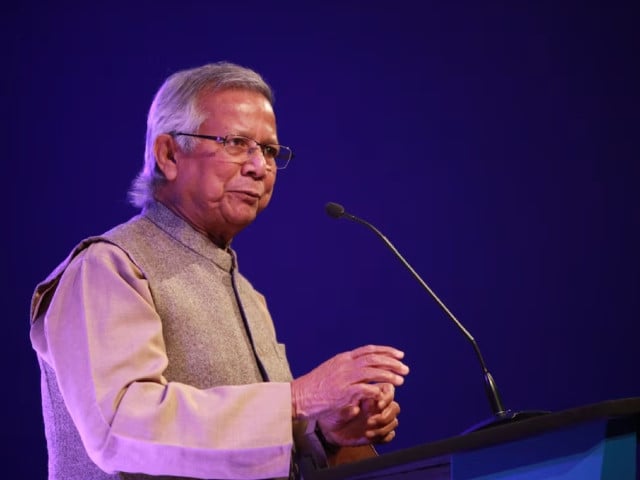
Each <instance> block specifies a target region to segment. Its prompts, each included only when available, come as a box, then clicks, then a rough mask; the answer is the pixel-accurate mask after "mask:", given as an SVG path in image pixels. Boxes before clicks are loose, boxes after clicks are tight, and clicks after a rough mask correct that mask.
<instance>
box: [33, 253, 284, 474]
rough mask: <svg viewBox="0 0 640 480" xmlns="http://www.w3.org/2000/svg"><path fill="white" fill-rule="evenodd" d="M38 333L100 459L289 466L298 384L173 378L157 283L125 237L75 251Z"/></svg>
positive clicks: (141, 469)
mask: <svg viewBox="0 0 640 480" xmlns="http://www.w3.org/2000/svg"><path fill="white" fill-rule="evenodd" d="M31 335H32V343H33V345H34V346H35V348H36V350H37V351H38V354H39V355H40V356H41V358H42V360H43V361H45V362H47V363H48V364H49V365H50V366H51V367H52V368H53V369H54V370H55V372H56V375H57V379H58V384H59V388H60V390H61V392H62V396H63V398H64V401H65V405H66V407H67V409H68V411H69V413H70V415H71V417H72V419H73V421H74V423H75V425H76V428H77V429H78V431H79V433H80V436H81V438H82V442H83V444H84V446H85V449H86V450H87V453H88V454H89V456H90V458H91V459H92V460H93V461H94V462H95V463H96V464H97V465H98V466H99V467H100V468H101V469H103V470H105V471H107V472H115V471H121V472H136V473H146V474H150V475H172V476H182V477H193V478H220V479H227V478H235V479H250V478H275V477H286V476H287V475H288V473H289V468H290V462H291V451H292V446H293V439H292V424H291V391H290V385H289V384H288V383H284V382H266V383H256V384H250V385H239V386H217V387H212V388H209V389H197V388H194V387H192V386H189V385H186V384H181V383H177V382H168V381H167V379H166V378H164V376H163V372H164V371H165V369H166V366H167V364H168V359H167V355H166V350H165V346H164V340H163V335H162V321H161V319H160V318H159V316H158V314H157V313H156V311H155V309H154V304H153V299H152V295H151V292H150V289H149V285H148V283H147V281H146V279H145V278H144V277H143V275H142V273H141V271H140V270H139V269H138V268H137V267H136V266H135V265H134V264H133V263H132V262H131V261H130V259H129V258H128V256H127V255H126V254H125V253H124V252H123V251H122V250H121V249H119V248H118V247H116V246H114V245H111V244H108V243H103V242H100V243H95V244H92V245H91V246H89V247H88V248H87V249H85V250H83V251H82V252H81V253H80V254H79V255H78V256H77V257H76V258H74V260H73V261H72V262H71V264H70V265H69V267H68V268H67V269H66V271H65V273H64V274H63V275H62V277H61V278H60V282H59V285H58V286H57V289H56V293H55V295H54V296H53V298H52V300H51V303H50V305H49V307H48V310H47V312H46V315H45V316H44V321H38V322H36V323H35V324H34V325H33V327H32V332H31Z"/></svg>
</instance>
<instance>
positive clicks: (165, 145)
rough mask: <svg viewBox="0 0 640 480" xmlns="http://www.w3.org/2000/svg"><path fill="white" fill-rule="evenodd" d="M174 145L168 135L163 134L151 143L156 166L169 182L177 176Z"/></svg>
mask: <svg viewBox="0 0 640 480" xmlns="http://www.w3.org/2000/svg"><path fill="white" fill-rule="evenodd" d="M175 153H176V143H175V141H174V140H173V137H172V136H171V135H169V134H168V133H163V134H162V135H158V136H157V137H156V140H155V142H153V154H154V156H155V157H156V164H157V165H158V168H159V169H160V171H161V172H162V173H163V174H164V177H165V178H166V179H167V180H169V181H171V180H174V179H175V178H176V176H177V174H178V165H177V164H176V159H175Z"/></svg>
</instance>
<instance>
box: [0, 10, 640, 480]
mask: <svg viewBox="0 0 640 480" xmlns="http://www.w3.org/2000/svg"><path fill="white" fill-rule="evenodd" d="M633 3H634V2H627V3H621V2H615V1H614V2H475V1H468V2H430V1H427V2H414V1H405V0H398V1H393V2H392V1H386V2H385V1H380V2H369V1H347V2H342V1H329V2H327V1H323V2H279V1H273V2H207V1H184V2H162V1H136V2H121V3H119V2H108V4H107V3H104V4H103V5H102V6H100V5H98V4H97V3H95V2H42V3H41V4H37V3H34V2H28V1H27V2H14V3H9V4H5V6H3V7H1V8H2V15H1V17H2V18H1V19H0V22H1V26H2V28H1V29H0V35H1V40H2V45H3V46H4V51H5V61H7V60H8V65H6V64H5V68H4V71H3V75H2V85H3V89H2V91H3V101H2V108H3V115H2V121H3V128H2V134H3V135H2V136H3V142H2V145H3V147H4V148H5V155H4V158H5V166H7V167H8V168H7V169H6V170H5V173H6V175H5V176H4V183H5V187H4V188H5V192H6V193H5V199H6V200H7V205H6V206H7V209H6V210H5V212H6V213H7V214H8V217H9V218H8V225H7V224H5V229H4V234H3V237H4V240H5V241H4V252H5V262H4V264H5V266H4V267H3V292H4V304H5V305H7V306H8V307H7V308H6V309H5V333H8V339H7V341H6V342H5V345H4V348H3V349H2V355H3V363H2V364H3V366H4V372H5V373H4V380H5V381H4V390H3V395H2V401H3V405H4V406H3V409H2V412H3V417H4V419H3V429H4V437H5V440H6V442H5V444H6V446H5V447H4V449H5V453H6V454H8V455H6V458H8V459H9V462H10V463H12V462H15V467H16V468H17V469H19V471H21V472H22V475H21V478H34V479H35V478H45V476H46V473H45V472H46V449H45V442H44V433H43V427H42V417H41V413H40V392H39V373H38V368H37V364H36V359H35V355H34V354H33V351H32V350H31V346H30V343H29V339H28V323H29V322H28V310H29V299H30V296H31V293H32V290H33V287H34V286H35V284H36V283H37V282H38V281H39V280H41V279H43V278H44V277H45V276H46V275H47V274H48V273H49V271H50V270H51V269H53V268H54V267H55V266H56V265H57V264H58V263H59V262H60V261H61V260H62V259H63V258H64V257H65V256H66V255H67V253H68V252H69V250H70V249H71V248H72V247H73V246H74V245H75V243H76V242H77V241H79V240H80V239H82V238H84V237H85V236H88V235H92V234H97V233H101V232H103V231H104V230H106V229H108V228H110V227H111V226H113V225H115V224H116V223H120V222H122V221H124V220H126V219H128V218H129V217H130V216H132V215H134V214H135V213H136V211H135V210H134V209H133V208H132V207H131V206H129V205H128V203H127V199H126V193H127V190H128V187H129V184H130V181H131V180H132V178H133V177H134V176H135V174H136V173H137V172H138V170H139V168H140V166H141V164H142V153H143V142H144V136H145V121H146V112H147V108H148V106H149V104H150V102H151V99H152V96H153V94H154V92H155V91H156V89H157V88H158V87H159V86H160V84H161V82H162V81H163V80H164V78H165V77H166V76H167V75H168V74H170V73H172V72H173V71H175V70H177V69H182V68H186V67H193V66H196V65H199V64H202V63H206V62H212V61H218V60H228V61H232V62H236V63H239V64H242V65H245V66H249V67H252V68H254V69H256V70H258V71H259V72H261V73H262V74H263V75H264V76H265V78H266V79H267V81H269V82H270V83H271V84H272V86H273V88H274V90H275V95H276V113H277V116H278V125H279V136H280V139H281V142H282V143H284V144H286V145H290V146H292V147H293V148H294V151H295V152H296V158H295V159H294V161H293V162H292V163H291V165H290V167H288V168H287V169H286V170H285V171H282V172H280V173H279V175H278V181H277V185H276V193H275V196H274V198H273V201H272V203H271V205H270V207H269V208H268V209H267V210H266V211H265V212H264V213H263V214H262V216H261V217H259V219H258V220H257V221H256V223H254V224H253V225H252V226H250V227H249V228H248V229H247V230H246V231H244V232H243V233H241V234H240V235H239V236H238V237H237V239H236V240H235V241H234V246H235V248H236V249H237V251H238V253H239V260H240V268H241V270H242V271H243V272H244V273H245V274H246V275H247V276H248V277H249V278H250V279H251V281H252V282H253V284H254V285H255V287H256V288H257V289H259V290H261V291H262V292H263V293H265V295H266V296H267V299H268V303H269V306H270V308H271V310H272V314H273V317H274V320H275V323H276V326H277V329H278V334H279V338H280V340H281V341H282V342H284V343H286V345H287V351H288V355H289V358H290V362H291V365H292V369H293V372H294V375H300V374H303V373H305V372H307V371H308V370H310V369H311V368H312V367H314V366H315V365H317V364H318V363H319V362H321V361H323V360H325V359H327V358H329V357H330V356H332V355H334V354H335V353H338V352H340V351H343V350H346V349H351V348H354V347H357V346H360V345H362V344H366V343H376V344H390V345H394V346H396V347H398V348H400V349H402V350H404V351H405V352H406V362H407V363H408V364H409V365H410V367H411V369H412V372H411V374H410V376H409V377H408V378H407V381H406V383H405V385H404V386H402V387H401V388H399V389H398V390H397V399H398V400H399V402H400V404H401V407H402V413H401V416H400V426H399V429H398V432H397V433H398V435H397V438H396V439H395V440H394V441H393V442H392V443H391V444H389V445H386V446H383V447H381V448H380V449H379V450H380V451H381V453H385V452H389V451H395V450H398V449H403V448H407V447H410V446H413V445H418V444H422V443H428V442H431V441H435V440H438V439H442V438H445V437H448V436H453V435H456V434H458V433H459V432H461V431H463V430H465V429H467V428H468V427H470V426H472V425H473V424H475V423H477V422H479V421H482V420H484V419H486V418H487V417H488V416H489V415H490V413H491V412H490V409H489V404H488V402H487V399H486V398H485V394H484V390H483V384H482V376H481V371H480V368H479V365H478V362H477V360H476V358H475V357H474V353H473V350H472V348H471V345H470V344H469V342H468V341H467V340H466V339H465V338H464V337H463V336H462V335H461V333H460V332H459V331H458V330H457V328H456V327H455V325H454V324H453V323H452V322H451V321H450V320H449V319H447V317H446V316H445V315H444V313H443V312H442V311H441V310H440V309H439V308H438V306H437V305H436V304H435V303H434V301H433V300H432V299H431V298H430V297H429V296H428V295H427V293H426V292H425V291H424V290H423V289H422V287H421V286H420V285H419V284H418V283H417V282H416V281H415V280H414V279H413V278H412V277H411V275H410V273H409V272H408V271H407V270H406V269H405V268H404V267H403V266H402V265H401V264H400V263H399V262H398V261H397V259H396V258H395V257H394V256H393V254H392V253H391V252H390V251H389V250H388V249H387V248H386V247H385V246H384V245H383V243H382V242H381V241H380V240H379V239H378V238H376V237H375V236H374V235H373V233H372V232H370V231H368V230H367V229H366V228H364V227H363V226H361V225H358V224H355V223H351V222H349V221H348V220H333V219H331V218H329V217H328V216H327V215H326V214H325V212H324V205H325V203H326V202H329V201H334V202H338V203H341V204H343V205H344V206H345V207H346V208H347V209H348V210H349V211H350V212H352V213H353V214H355V215H358V216H361V217H363V218H365V219H367V220H369V221H371V222H373V223H374V224H375V225H376V226H377V227H378V228H380V229H381V230H382V231H383V232H384V233H385V234H386V235H387V237H388V238H389V239H390V240H391V241H392V242H393V243H394V244H395V245H396V247H397V248H398V249H399V250H400V252H401V253H402V254H403V255H404V256H405V257H406V259H407V260H408V261H409V262H410V263H411V264H412V265H413V267H414V268H415V269H416V270H417V271H418V272H419V273H420V274H421V275H422V276H423V278H424V279H425V281H426V282H427V283H428V284H429V285H430V286H431V288H433V290H434V291H435V292H436V293H437V294H438V295H439V296H440V297H441V299H442V300H443V301H444V302H445V303H446V304H447V305H448V306H449V308H450V309H451V310H452V311H453V313H454V314H455V315H456V316H457V317H458V318H459V319H460V321H461V322H462V323H463V324H464V325H465V326H466V327H467V329H468V330H470V331H471V333H472V334H473V335H474V336H475V338H476V340H477V341H478V343H479V345H480V348H481V349H482V352H483V353H484V356H485V360H486V361H487V363H488V365H489V367H490V370H491V371H492V372H493V374H494V376H495V379H496V381H497V383H498V386H499V388H500V390H501V392H502V395H503V400H504V402H505V404H506V406H507V407H508V408H510V409H514V410H527V409H545V410H554V411H557V410H562V409H566V408H571V407H574V406H578V405H582V404H588V403H594V402H599V401H603V400H608V399H614V398H620V397H631V396H638V395H639V394H640V385H639V381H638V380H639V375H638V365H639V359H640V355H639V353H638V347H637V338H638V330H639V329H638V320H639V319H640V301H639V298H640V253H639V249H638V246H639V245H640V234H639V231H640V201H639V200H640V198H639V197H640V194H639V188H638V185H640V167H639V163H640V155H638V153H639V149H638V133H639V132H640V124H639V123H640V122H639V121H638V119H639V113H638V112H639V111H640V108H639V107H640V105H639V102H638V100H639V94H638V85H640V79H639V78H638V77H639V75H638V71H637V66H638V29H637V25H638V21H639V20H640V19H639V18H638V16H637V15H636V12H635V11H634V9H633V8H632V4H633Z"/></svg>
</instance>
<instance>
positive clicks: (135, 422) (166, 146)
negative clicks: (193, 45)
mask: <svg viewBox="0 0 640 480" xmlns="http://www.w3.org/2000/svg"><path fill="white" fill-rule="evenodd" d="M272 104H273V100H272V93H271V90H270V88H269V86H268V85H267V84H266V83H265V82H264V80H263V79H262V78H261V77H260V76H259V75H258V74H257V73H255V72H254V71H252V70H249V69H246V68H243V67H240V66H237V65H233V64H229V63H224V62H221V63H217V64H209V65H205V66H202V67H198V68H194V69H190V70H185V71H181V72H178V73H176V74H174V75H172V76H171V77H169V78H168V79H167V80H166V82H165V83H164V84H163V85H162V87H161V88H160V90H159V91H158V93H157V94H156V96H155V98H154V101H153V103H152V105H151V108H150V111H149V116H148V122H147V144H146V152H145V162H144V166H143V169H142V171H141V173H140V174H139V175H138V177H137V178H136V180H135V182H134V184H133V186H132V189H131V191H130V197H131V200H132V203H133V204H134V205H136V206H137V207H140V208H141V213H140V214H139V215H137V216H135V217H134V218H132V219H131V220H129V221H128V222H126V223H123V224H121V225H119V226H116V227H115V228H113V229H111V230H109V231H108V232H106V233H104V234H102V235H99V236H95V237H91V238H87V239H85V240H83V241H82V242H80V243H79V244H78V246H77V247H76V248H75V249H74V250H73V251H72V252H71V254H70V255H69V257H68V258H67V259H66V260H65V261H64V262H63V263H62V264H61V265H60V266H59V267H58V268H57V269H56V270H55V271H54V272H53V273H52V274H51V275H50V276H49V277H48V278H47V279H46V280H45V281H44V282H42V283H41V284H40V285H38V286H37V288H36V291H35V293H34V296H33V301H32V306H31V322H32V328H31V340H32V344H33V347H34V349H35V350H36V352H37V354H38V360H39V364H40V367H41V371H42V397H43V398H42V399H43V416H44V421H45V432H46V437H47V444H48V449H49V478H50V479H56V480H57V479H64V480H75V479H78V480H79V479H82V480H87V479H92V480H96V479H116V478H123V479H124V478H127V479H134V478H149V475H150V476H155V477H163V478H164V477H165V476H171V477H172V478H174V477H180V478H220V479H223V478H224V479H250V478H277V477H287V476H289V475H290V473H291V467H292V465H293V459H294V458H295V455H294V453H295V452H296V451H300V450H302V449H305V448H309V446H311V447H310V448H311V449H312V450H314V453H313V455H314V458H315V459H316V461H317V462H322V461H324V459H323V456H322V447H319V446H323V447H324V449H327V450H330V451H331V452H332V453H335V450H337V449H339V448H340V446H354V445H366V444H371V443H378V442H388V441H390V440H391V439H392V438H393V436H394V434H395V428H396V426H397V416H398V413H399V406H398V404H397V403H396V402H395V401H394V387H395V386H398V385H400V384H402V382H403V379H404V375H406V374H407V373H408V368H407V366H406V365H404V363H402V361H401V359H402V357H403V353H402V352H401V351H399V350H397V349H395V348H392V347H388V346H374V345H368V346H364V347H360V348H356V349H355V350H353V351H350V352H345V353H341V354H339V355H336V356H335V357H333V358H331V359H329V360H328V361H326V362H324V363H323V364H321V365H320V366H318V367H317V368H315V369H314V370H312V371H311V372H310V373H308V374H306V375H303V376H301V377H299V378H296V379H292V378H291V373H290V369H289V365H288V363H287V359H286V356H285V351H284V346H283V345H282V344H280V343H278V341H277V338H276V334H275V330H274V326H273V323H272V320H271V317H270V315H269V312H268V310H267V306H266V302H265V300H264V298H263V297H262V296H261V295H260V294H259V293H258V292H257V291H256V290H254V288H253V287H252V286H251V284H250V283H249V282H248V281H247V279H246V278H244V277H243V276H242V275H241V274H240V273H239V271H238V267H237V261H236V255H235V252H234V251H233V250H232V249H231V247H230V244H231V241H232V239H233V238H234V237H235V235H236V234H238V232H240V231H241V230H242V229H243V228H245V227H246V226H247V225H249V224H250V223H251V222H252V221H253V220H254V219H255V218H256V215H257V214H258V213H259V212H261V211H262V210H263V209H264V208H266V206H267V205H268V204H269V200H270V198H271V195H272V193H273V188H274V184H275V180H276V173H277V171H278V169H281V168H284V167H285V166H286V165H287V164H288V162H289V161H290V160H291V159H292V158H293V153H292V151H291V149H289V148H288V147H285V146H283V145H280V144H279V143H278V142H279V140H278V136H277V130H276V120H275V115H274V111H273V105H272Z"/></svg>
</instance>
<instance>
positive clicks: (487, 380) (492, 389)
mask: <svg viewBox="0 0 640 480" xmlns="http://www.w3.org/2000/svg"><path fill="white" fill-rule="evenodd" d="M325 209H326V212H327V214H328V215H329V216H330V217H332V218H342V217H345V218H348V219H349V220H352V221H354V222H356V223H359V224H361V225H364V226H365V227H367V228H368V229H370V230H371V231H373V233H375V234H376V235H377V236H378V238H380V239H381V240H382V241H383V242H384V244H385V245H386V246H387V247H388V248H389V249H390V250H391V251H392V252H393V253H394V254H395V256H396V257H397V258H398V259H399V260H400V261H401V262H402V264H403V265H404V266H405V267H406V268H407V270H409V272H411V275H413V277H414V278H415V279H416V280H417V281H418V283H419V284H420V285H422V287H423V288H424V289H425V290H426V291H427V292H428V293H429V295H430V296H431V298H433V299H434V300H435V302H436V303H437V304H438V306H439V307H440V308H441V309H442V310H443V311H444V313H445V314H446V315H447V316H448V317H449V318H450V319H451V320H452V321H453V323H455V324H456V326H457V327H458V329H459V330H460V331H461V332H462V334H463V335H464V336H465V337H466V339H467V340H468V341H469V342H470V343H471V346H472V347H473V351H474V352H475V353H476V357H477V358H478V361H479V363H480V368H481V369H482V376H483V379H484V388H485V393H486V394H487V399H488V400H489V405H490V407H491V412H492V413H493V417H491V418H489V419H487V420H484V421H482V422H480V423H478V424H476V425H474V426H472V427H471V428H469V429H467V430H465V431H464V432H463V433H470V432H473V431H476V430H482V429H484V428H487V427H491V426H496V425H500V424H503V423H507V422H512V421H516V420H523V419H526V418H531V417H535V416H538V415H543V414H546V413H549V412H547V411H541V410H540V411H539V410H533V411H526V412H513V411H511V410H507V409H505V408H504V404H503V403H502V398H501V397H500V394H499V393H498V387H497V385H496V382H495V381H494V379H493V376H492V375H491V372H489V369H488V368H487V364H486V363H485V361H484V358H483V357H482V353H481V352H480V347H479V346H478V342H476V340H475V338H473V335H471V333H469V331H468V330H467V329H466V328H464V326H463V325H462V323H460V321H459V320H458V319H457V318H456V316H455V315H454V314H453V313H452V312H451V310H449V309H448V308H447V306H446V305H445V304H444V302H442V300H440V298H439V297H438V296H437V295H436V293H435V292H434V291H433V290H432V289H431V288H430V287H429V285H427V283H426V282H425V281H424V280H423V279H422V277H420V275H418V272H416V271H415V269H414V268H413V267H412V266H411V265H410V264H409V262H407V261H406V260H405V258H404V257H403V256H402V255H401V254H400V252H399V251H398V250H397V249H396V247H395V246H394V245H393V244H392V243H391V241H390V240H389V239H388V238H387V237H386V236H385V235H384V234H383V233H382V232H381V231H380V230H378V229H377V228H376V227H375V226H373V225H372V224H371V223H369V222H367V221H365V220H363V219H361V218H359V217H356V216H355V215H352V214H350V213H348V212H346V211H345V209H344V207H343V206H342V205H339V204H337V203H333V202H329V203H327V205H326V208H325Z"/></svg>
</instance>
